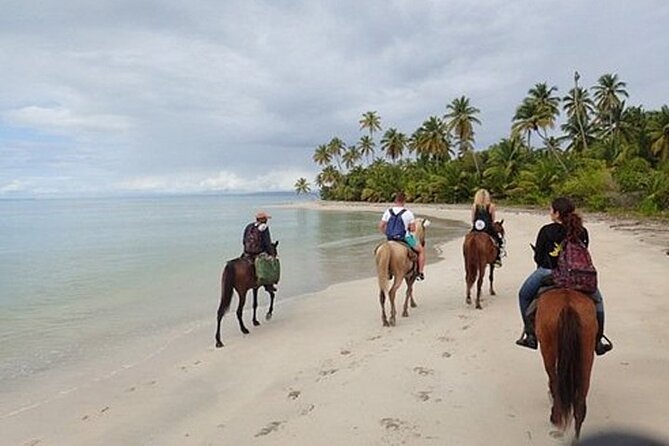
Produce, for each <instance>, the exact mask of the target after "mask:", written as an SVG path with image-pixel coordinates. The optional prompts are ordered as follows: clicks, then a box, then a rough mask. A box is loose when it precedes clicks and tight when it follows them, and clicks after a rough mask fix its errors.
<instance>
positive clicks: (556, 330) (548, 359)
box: [535, 288, 597, 439]
mask: <svg viewBox="0 0 669 446" xmlns="http://www.w3.org/2000/svg"><path fill="white" fill-rule="evenodd" d="M595 311H596V310H595V304H594V302H593V301H592V299H590V298H588V297H587V296H586V295H584V294H582V293H579V292H578V291H574V290H569V289H566V288H558V289H553V290H550V291H547V292H545V293H544V294H542V295H541V297H539V299H538V300H537V312H536V316H535V326H536V332H537V339H538V340H539V346H540V347H541V356H543V359H544V367H545V369H546V373H547V374H548V388H549V390H550V394H551V396H552V398H553V407H552V409H551V417H550V420H551V423H553V424H554V425H555V426H557V427H559V428H561V429H563V430H564V429H565V428H566V427H567V425H568V424H569V421H570V418H571V415H572V413H573V415H574V421H575V426H574V427H575V430H576V438H577V439H578V437H579V436H580V435H581V426H582V425H583V420H584V419H585V412H586V403H585V399H586V397H587V395H588V390H589V388H590V373H591V372H592V363H593V361H594V357H595V356H594V355H595V340H596V336H597V316H596V313H595Z"/></svg>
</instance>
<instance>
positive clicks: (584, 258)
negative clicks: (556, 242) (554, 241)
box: [553, 238, 597, 294]
mask: <svg viewBox="0 0 669 446" xmlns="http://www.w3.org/2000/svg"><path fill="white" fill-rule="evenodd" d="M553 281H554V282H555V285H557V286H558V287H560V288H571V289H573V290H577V291H581V292H583V293H586V294H592V293H594V292H595V291H597V270H596V269H595V267H594V265H593V264H592V259H591V258H590V253H589V252H588V248H587V246H585V243H583V242H582V241H580V240H578V239H575V240H573V239H570V238H568V239H565V240H564V241H563V242H562V245H561V249H560V254H559V256H558V261H557V268H556V269H554V270H553Z"/></svg>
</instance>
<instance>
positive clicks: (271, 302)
mask: <svg viewBox="0 0 669 446" xmlns="http://www.w3.org/2000/svg"><path fill="white" fill-rule="evenodd" d="M267 292H268V293H269V310H268V311H267V314H266V315H265V320H267V321H268V320H270V319H272V313H274V291H269V290H268V291H267Z"/></svg>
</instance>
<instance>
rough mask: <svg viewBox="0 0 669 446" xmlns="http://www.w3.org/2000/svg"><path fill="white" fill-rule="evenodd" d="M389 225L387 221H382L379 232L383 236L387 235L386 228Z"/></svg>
mask: <svg viewBox="0 0 669 446" xmlns="http://www.w3.org/2000/svg"><path fill="white" fill-rule="evenodd" d="M387 225H388V222H385V221H383V220H381V221H380V222H379V232H381V234H385V233H386V226H387Z"/></svg>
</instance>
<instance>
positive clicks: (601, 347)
mask: <svg viewBox="0 0 669 446" xmlns="http://www.w3.org/2000/svg"><path fill="white" fill-rule="evenodd" d="M602 339H606V344H605V343H604V342H602ZM611 350H613V342H611V340H610V339H609V338H607V337H606V335H602V337H601V338H599V339H598V340H597V344H595V353H596V354H597V356H602V355H604V354H606V353H607V352H610V351H611Z"/></svg>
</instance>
